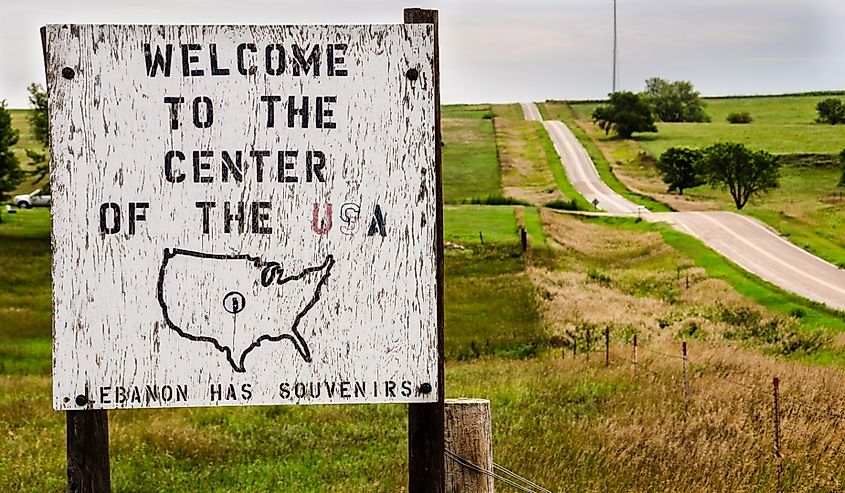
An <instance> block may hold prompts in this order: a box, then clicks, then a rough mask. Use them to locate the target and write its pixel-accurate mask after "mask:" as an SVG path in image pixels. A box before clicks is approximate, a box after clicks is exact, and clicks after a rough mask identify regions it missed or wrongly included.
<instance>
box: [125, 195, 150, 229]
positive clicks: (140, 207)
mask: <svg viewBox="0 0 845 493" xmlns="http://www.w3.org/2000/svg"><path fill="white" fill-rule="evenodd" d="M149 207H150V203H149V202H129V234H131V235H134V234H135V223H136V222H138V221H146V220H147V209H148V208H149Z"/></svg>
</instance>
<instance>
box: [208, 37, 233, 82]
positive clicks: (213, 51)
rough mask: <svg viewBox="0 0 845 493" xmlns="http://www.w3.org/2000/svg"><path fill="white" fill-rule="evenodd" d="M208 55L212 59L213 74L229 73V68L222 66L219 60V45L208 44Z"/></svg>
mask: <svg viewBox="0 0 845 493" xmlns="http://www.w3.org/2000/svg"><path fill="white" fill-rule="evenodd" d="M208 57H209V58H210V59H211V75H229V69H228V68H220V66H219V65H218V62H217V45H216V44H215V43H211V44H210V45H208Z"/></svg>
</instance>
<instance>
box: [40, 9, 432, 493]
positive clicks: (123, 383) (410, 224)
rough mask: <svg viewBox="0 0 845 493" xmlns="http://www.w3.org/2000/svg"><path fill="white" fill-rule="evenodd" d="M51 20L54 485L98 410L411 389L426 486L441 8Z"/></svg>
mask: <svg viewBox="0 0 845 493" xmlns="http://www.w3.org/2000/svg"><path fill="white" fill-rule="evenodd" d="M405 21H406V23H405V24H395V25H361V26H197V25H191V26H132V25H126V26H109V25H50V26H47V27H45V28H44V29H43V30H42V37H43V40H44V48H45V66H46V72H47V85H48V96H49V107H50V123H51V142H52V150H53V155H52V162H51V176H52V182H51V185H52V190H53V209H52V214H53V217H52V219H53V222H52V225H53V245H54V253H53V296H54V303H53V307H54V342H53V360H54V365H53V406H54V408H55V409H56V410H61V411H67V412H68V415H67V419H68V479H69V484H70V488H71V490H73V491H107V490H108V489H109V473H108V420H107V415H106V410H109V409H141V408H163V407H194V406H246V405H286V404H323V403H332V404H353V403H359V404H367V403H407V404H410V407H409V421H408V422H409V460H410V467H409V470H410V477H409V486H410V488H409V489H410V491H442V488H443V486H442V484H443V467H444V466H443V464H444V458H443V395H444V392H443V361H442V359H443V284H442V283H443V251H442V248H443V233H442V222H443V221H442V199H441V183H440V180H441V177H440V173H441V159H440V108H439V102H440V100H439V73H438V71H439V53H438V44H437V12H436V11H426V10H419V9H408V10H406V11H405Z"/></svg>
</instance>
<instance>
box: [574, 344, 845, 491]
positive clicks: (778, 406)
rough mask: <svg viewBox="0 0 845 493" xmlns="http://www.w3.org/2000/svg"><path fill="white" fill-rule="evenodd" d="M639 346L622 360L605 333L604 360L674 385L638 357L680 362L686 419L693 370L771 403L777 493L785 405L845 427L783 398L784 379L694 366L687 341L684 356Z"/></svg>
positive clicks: (842, 415) (829, 412) (840, 415)
mask: <svg viewBox="0 0 845 493" xmlns="http://www.w3.org/2000/svg"><path fill="white" fill-rule="evenodd" d="M568 335H569V337H570V339H571V341H572V348H573V355H574V354H576V353H577V350H576V349H577V347H578V345H577V339H576V337H575V334H573V333H571V332H570V333H568ZM637 342H638V341H637V336H636V335H634V337H633V346H632V347H631V349H632V357H630V358H629V357H625V356H620V355H619V354H617V353H616V351H612V350H611V344H610V337H609V331H608V330H607V329H606V331H605V355H606V356H605V358H606V360H605V365H606V366H609V364H610V361H611V360H612V361H615V362H617V363H620V364H624V365H630V366H631V367H632V369H633V371H634V374H635V376H636V377H637V378H638V377H639V375H640V373H641V372H642V373H645V374H648V375H649V376H650V377H651V378H654V379H655V380H658V379H665V378H666V377H667V376H669V377H671V378H672V380H673V381H674V380H675V376H674V375H667V373H666V372H665V371H664V372H660V371H656V370H654V369H653V368H652V367H651V365H650V364H648V363H650V362H649V361H644V360H641V359H640V357H639V354H640V351H643V352H645V353H647V354H650V355H652V356H654V357H656V358H660V359H664V360H671V361H679V362H681V364H682V370H683V380H684V382H683V383H684V390H683V394H684V395H683V398H684V414H685V415H686V414H688V413H689V404H690V399H691V393H692V392H691V387H692V382H691V380H690V377H689V373H690V368H692V369H694V370H695V372H696V373H697V374H698V375H700V376H707V377H713V378H716V379H718V380H719V381H723V382H725V383H728V384H730V385H732V386H735V387H738V388H741V389H744V390H746V391H748V392H750V393H752V394H754V395H758V396H765V397H766V398H768V399H771V408H770V410H769V411H768V412H770V413H771V416H772V421H771V427H772V444H771V446H772V452H773V454H772V455H773V457H774V460H775V461H776V464H775V465H776V467H777V492H778V493H782V492H783V491H784V490H783V465H784V464H783V462H784V459H785V454H784V451H783V449H782V443H781V440H782V435H781V431H782V428H781V426H782V420H781V417H782V416H783V410H784V405H786V406H787V407H788V409H789V411H791V412H797V413H812V414H814V415H815V416H819V417H823V418H825V419H828V420H831V421H832V422H834V423H835V424H836V425H837V426H840V425H843V424H845V412H843V411H841V410H835V409H829V408H828V409H826V408H823V407H820V406H819V405H818V404H817V403H816V402H814V401H811V400H809V399H806V398H803V397H800V396H796V395H790V396H784V395H781V391H780V382H781V379H780V377H778V376H773V377H772V383H771V387H770V388H766V387H764V386H762V385H759V384H757V383H753V382H751V383H749V382H745V381H741V380H740V379H738V378H735V377H733V376H730V375H729V374H725V372H724V371H723V370H722V371H717V370H714V369H713V368H711V367H710V366H709V365H706V364H704V363H698V362H692V361H691V360H690V358H689V354H688V352H687V349H688V348H687V343H686V341H683V342H682V343H681V344H682V346H681V354H670V353H667V352H664V351H658V350H656V349H653V348H649V347H643V346H641V345H638V344H637ZM617 348H618V346H617ZM567 349H568V348H566V347H564V348H562V355H564V357H565V354H566V352H567ZM585 352H587V353H589V352H590V348H589V344H588V346H587V351H585ZM587 358H588V361H589V357H588V356H587ZM696 392H697V393H701V394H703V395H706V396H707V397H708V398H709V399H711V400H712V401H717V402H720V403H721V404H723V405H729V404H731V403H729V402H726V399H725V398H724V397H723V396H719V395H716V394H714V393H712V392H709V391H707V390H705V389H704V388H701V387H697V388H696ZM832 452H833V453H835V454H837V455H842V456H845V450H842V449H841V448H840V449H835V450H832Z"/></svg>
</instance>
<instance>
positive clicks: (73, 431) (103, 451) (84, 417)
mask: <svg viewBox="0 0 845 493" xmlns="http://www.w3.org/2000/svg"><path fill="white" fill-rule="evenodd" d="M82 397H85V396H81V395H80V396H79V398H80V400H81V398H82ZM86 399H87V398H86ZM66 415H67V485H68V488H67V489H68V491H69V492H70V493H104V492H108V491H111V474H110V470H109V419H108V414H107V411H106V410H102V409H92V410H87V411H67V412H66Z"/></svg>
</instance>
